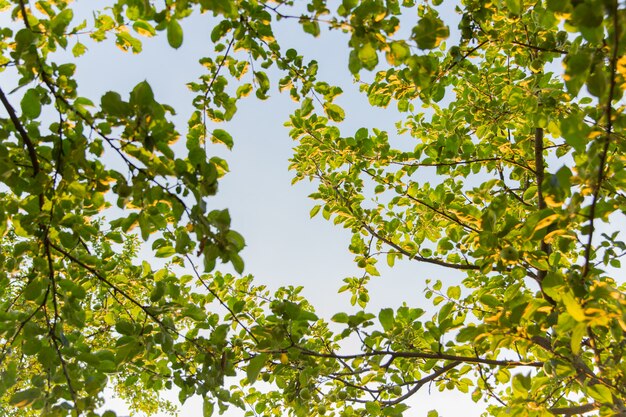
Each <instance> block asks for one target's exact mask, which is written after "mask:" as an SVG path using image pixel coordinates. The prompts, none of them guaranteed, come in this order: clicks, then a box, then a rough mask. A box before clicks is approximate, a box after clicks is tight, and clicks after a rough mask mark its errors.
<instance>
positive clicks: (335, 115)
mask: <svg viewBox="0 0 626 417" xmlns="http://www.w3.org/2000/svg"><path fill="white" fill-rule="evenodd" d="M324 110H325V111H326V115H328V118H329V119H331V120H332V121H334V122H341V121H342V120H343V119H344V118H345V117H346V114H345V113H344V111H343V109H342V108H341V107H339V106H338V105H336V104H332V103H326V104H325V105H324Z"/></svg>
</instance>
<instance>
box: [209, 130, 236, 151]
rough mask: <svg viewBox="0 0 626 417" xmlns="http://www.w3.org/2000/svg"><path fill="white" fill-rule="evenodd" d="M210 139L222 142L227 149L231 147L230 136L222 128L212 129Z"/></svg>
mask: <svg viewBox="0 0 626 417" xmlns="http://www.w3.org/2000/svg"><path fill="white" fill-rule="evenodd" d="M211 140H212V141H213V143H216V142H219V143H223V144H224V145H226V147H227V148H228V149H232V147H233V138H232V136H231V135H230V134H229V133H228V132H227V131H225V130H222V129H215V130H213V136H212V137H211Z"/></svg>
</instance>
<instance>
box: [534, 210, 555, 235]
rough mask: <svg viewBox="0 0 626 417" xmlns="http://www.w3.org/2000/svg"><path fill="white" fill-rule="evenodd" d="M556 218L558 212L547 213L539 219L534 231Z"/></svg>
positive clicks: (546, 225)
mask: <svg viewBox="0 0 626 417" xmlns="http://www.w3.org/2000/svg"><path fill="white" fill-rule="evenodd" d="M558 218H559V215H558V214H551V215H549V216H547V217H544V218H543V219H541V220H539V222H538V223H537V225H536V226H535V230H534V231H535V232H536V231H537V230H539V229H543V228H544V227H548V226H550V225H551V224H552V223H554V222H555V221H556V219H558Z"/></svg>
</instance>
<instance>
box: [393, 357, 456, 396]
mask: <svg viewBox="0 0 626 417" xmlns="http://www.w3.org/2000/svg"><path fill="white" fill-rule="evenodd" d="M461 363H462V362H460V361H455V362H451V363H449V364H447V365H446V366H444V367H442V368H441V369H438V370H436V371H435V372H433V373H432V374H430V375H428V376H426V377H424V378H422V379H420V380H419V381H416V382H415V386H414V387H412V388H411V389H409V391H408V392H407V393H406V394H404V395H402V396H400V397H398V398H396V399H394V400H392V401H385V402H383V404H384V405H386V406H389V405H396V404H400V403H401V402H403V401H405V400H407V399H408V398H409V397H411V396H413V395H414V394H415V393H416V392H417V391H419V390H420V389H421V388H422V387H423V386H424V385H425V384H427V383H429V382H431V381H434V380H435V379H436V378H438V377H439V376H441V375H443V374H445V373H446V372H448V371H449V370H450V369H453V368H456V367H457V366H459V365H460V364H461Z"/></svg>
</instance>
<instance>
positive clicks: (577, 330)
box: [570, 322, 587, 355]
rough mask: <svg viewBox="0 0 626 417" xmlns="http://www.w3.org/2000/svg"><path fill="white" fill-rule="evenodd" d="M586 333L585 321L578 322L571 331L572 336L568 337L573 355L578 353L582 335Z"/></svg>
mask: <svg viewBox="0 0 626 417" xmlns="http://www.w3.org/2000/svg"><path fill="white" fill-rule="evenodd" d="M586 334H587V324H586V323H584V322H583V323H578V324H577V325H576V327H574V330H573V331H572V338H571V339H570V347H571V348H572V353H573V354H574V355H578V354H579V353H580V348H581V344H582V341H583V337H584V336H585V335H586Z"/></svg>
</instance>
